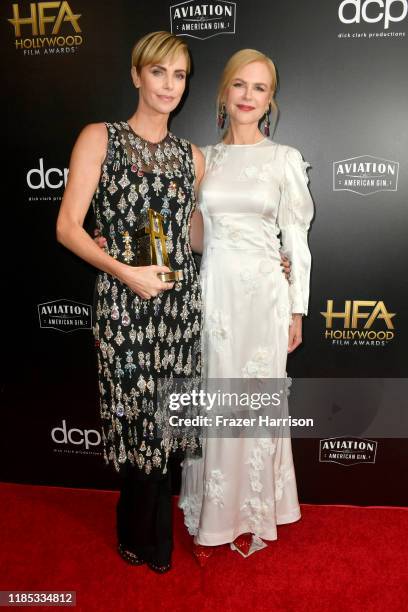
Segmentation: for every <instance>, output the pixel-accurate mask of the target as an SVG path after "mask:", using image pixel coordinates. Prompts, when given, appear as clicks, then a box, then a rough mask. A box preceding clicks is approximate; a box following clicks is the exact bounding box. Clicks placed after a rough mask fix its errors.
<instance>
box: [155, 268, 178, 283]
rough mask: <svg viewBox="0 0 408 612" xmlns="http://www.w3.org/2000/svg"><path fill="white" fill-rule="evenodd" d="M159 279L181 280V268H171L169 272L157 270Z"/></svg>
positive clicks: (167, 280)
mask: <svg viewBox="0 0 408 612" xmlns="http://www.w3.org/2000/svg"><path fill="white" fill-rule="evenodd" d="M157 276H158V277H159V278H160V280H161V281H163V282H165V283H172V282H174V281H181V280H183V270H172V271H171V272H159V274H158V275H157Z"/></svg>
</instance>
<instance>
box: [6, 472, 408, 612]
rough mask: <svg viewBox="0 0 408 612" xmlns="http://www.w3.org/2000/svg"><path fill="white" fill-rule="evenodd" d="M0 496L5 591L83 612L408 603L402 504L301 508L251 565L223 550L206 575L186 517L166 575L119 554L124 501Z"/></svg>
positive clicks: (51, 493)
mask: <svg viewBox="0 0 408 612" xmlns="http://www.w3.org/2000/svg"><path fill="white" fill-rule="evenodd" d="M0 492H1V499H2V503H1V515H0V523H1V552H0V560H1V573H0V580H1V582H0V590H63V591H67V590H75V591H76V592H77V606H76V608H73V609H76V610H81V611H84V612H92V611H94V610H95V611H96V610H97V611H101V612H104V611H105V610H106V611H108V612H111V611H112V612H116V611H117V612H121V611H125V610H126V611H129V612H133V611H139V610H140V611H141V612H142V611H143V612H150V611H153V610H156V611H157V610H169V611H171V612H173V611H174V610H176V611H179V610H180V611H181V610H185V611H191V610H193V611H194V612H201V611H204V612H209V611H210V610H211V611H213V610H218V609H220V610H221V609H222V610H225V611H231V612H232V611H234V612H236V611H237V610H239V611H240V610H247V609H248V610H249V609H252V610H256V611H258V610H268V611H275V610H276V611H278V612H281V611H285V612H298V611H299V612H300V611H307V612H320V611H323V610H324V611H326V610H330V611H333V612H337V611H339V612H340V610H341V611H344V610H347V612H349V611H357V610H358V612H361V610H367V611H369V612H377V611H380V610H381V611H383V610H384V611H386V612H398V611H400V610H401V611H402V610H404V611H405V610H406V609H407V606H408V604H407V599H408V571H407V567H408V558H407V544H406V540H407V534H408V510H407V509H404V508H359V507H347V506H346V507H345V506H310V505H302V514H303V517H302V519H301V520H300V521H299V522H297V523H294V524H292V525H283V526H280V527H279V528H278V536H279V539H278V540H277V541H276V542H272V543H270V544H269V546H268V548H266V549H264V550H262V551H260V552H258V553H255V554H254V555H253V556H251V557H249V558H248V559H243V558H242V557H241V556H240V555H238V553H233V552H232V551H230V550H229V548H227V547H226V546H224V547H221V548H220V549H219V550H218V551H217V553H216V555H215V556H214V557H213V558H212V559H210V561H209V563H208V565H207V566H206V567H205V568H204V569H200V568H199V567H198V565H196V563H195V561H194V560H193V558H192V556H191V553H190V537H189V536H188V535H187V534H186V533H185V531H184V527H183V524H182V517H181V514H180V512H179V511H178V510H176V517H175V521H176V529H175V551H174V556H173V566H174V568H173V570H172V571H170V572H169V573H168V574H165V575H163V576H157V575H156V574H154V573H153V572H152V571H151V570H149V569H148V568H146V567H144V566H142V567H130V566H128V565H126V564H125V563H124V562H123V561H122V560H121V558H120V557H119V556H118V555H117V553H116V551H115V532H114V519H115V504H116V499H117V493H115V492H107V491H102V492H101V491H84V490H77V489H60V488H49V487H34V486H25V485H13V484H0ZM31 609H33V610H35V609H36V608H31ZM37 609H38V608H37Z"/></svg>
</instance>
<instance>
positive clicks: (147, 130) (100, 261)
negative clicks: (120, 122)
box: [57, 53, 204, 299]
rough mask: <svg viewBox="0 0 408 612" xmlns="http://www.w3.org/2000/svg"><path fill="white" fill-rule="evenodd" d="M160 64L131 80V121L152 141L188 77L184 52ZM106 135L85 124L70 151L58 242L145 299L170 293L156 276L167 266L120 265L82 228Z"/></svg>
mask: <svg viewBox="0 0 408 612" xmlns="http://www.w3.org/2000/svg"><path fill="white" fill-rule="evenodd" d="M165 60H166V61H162V62H160V64H159V65H152V64H150V65H148V66H144V67H142V68H141V69H140V74H138V72H137V71H136V68H134V67H133V68H132V73H131V74H132V80H133V83H134V85H135V87H136V88H137V89H138V90H139V103H138V106H137V109H136V111H135V113H134V114H133V115H132V116H131V117H130V119H129V120H128V122H129V124H130V126H131V127H132V128H133V130H134V131H135V132H136V133H138V134H139V135H140V136H141V137H142V138H144V139H145V140H148V141H149V142H152V143H154V142H159V141H161V140H162V139H163V138H164V137H165V136H166V134H167V132H168V127H167V125H168V119H169V114H170V112H171V111H173V110H174V109H175V108H176V107H177V106H178V104H179V102H180V100H181V97H182V95H183V93H184V89H185V86H186V77H187V59H186V57H185V55H184V54H183V53H179V54H178V55H177V56H176V57H172V58H169V59H167V58H165ZM107 144H108V135H107V130H106V126H105V124H103V123H94V124H90V125H87V126H86V127H85V128H84V129H83V130H82V132H81V134H80V135H79V137H78V140H77V141H76V143H75V146H74V148H73V151H72V155H71V161H70V167H69V177H68V182H67V187H66V189H65V193H64V197H63V199H62V203H61V208H60V212H59V215H58V219H57V240H58V241H59V242H60V243H61V244H63V245H64V246H65V247H67V248H68V249H70V250H71V251H73V252H74V253H75V254H76V255H78V256H79V257H81V258H82V259H84V260H85V261H87V262H88V263H89V264H91V265H92V266H94V267H96V268H98V269H99V270H102V271H103V272H107V273H108V274H110V275H112V276H114V277H116V278H118V279H119V280H120V281H121V282H122V283H124V284H125V285H127V286H128V287H129V288H130V289H131V290H132V291H134V292H135V293H136V294H137V295H139V296H140V297H141V298H143V299H150V298H152V297H155V296H156V295H158V294H159V293H161V292H162V291H168V290H169V289H172V288H173V286H174V283H168V282H166V283H165V282H163V281H161V280H160V279H159V278H158V276H157V274H158V273H159V272H169V268H167V267H166V266H155V265H153V266H131V265H127V264H124V263H122V262H120V261H117V260H116V259H114V258H113V257H111V256H110V255H108V254H107V253H106V252H105V251H104V250H102V249H101V248H99V246H98V245H97V244H96V243H95V241H94V240H93V239H92V238H91V237H90V236H89V234H88V233H87V232H86V231H85V230H84V228H83V223H84V219H85V216H86V214H87V212H88V209H89V207H90V205H91V201H92V197H93V194H94V192H95V190H96V188H97V186H98V183H99V180H100V176H101V166H102V163H103V161H104V159H105V156H106V150H107ZM192 150H193V160H194V165H195V174H196V177H197V180H196V187H197V186H198V184H199V182H200V180H201V178H202V176H203V173H204V158H203V155H202V153H201V151H200V150H199V149H198V147H196V146H194V145H192Z"/></svg>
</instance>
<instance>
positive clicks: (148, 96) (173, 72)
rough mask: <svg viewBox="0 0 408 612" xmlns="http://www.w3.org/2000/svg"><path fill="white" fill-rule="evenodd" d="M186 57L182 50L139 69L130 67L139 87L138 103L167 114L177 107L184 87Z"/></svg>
mask: <svg viewBox="0 0 408 612" xmlns="http://www.w3.org/2000/svg"><path fill="white" fill-rule="evenodd" d="M186 78H187V58H186V55H185V54H184V53H183V52H180V53H177V55H176V56H175V57H171V58H164V59H163V60H162V61H160V62H158V63H157V64H155V63H152V64H148V65H146V66H143V68H141V69H140V72H139V73H138V72H137V70H136V68H135V66H133V68H132V79H133V83H134V85H135V87H137V88H138V89H139V105H143V106H145V108H147V109H149V110H150V111H156V112H158V113H162V114H166V115H167V114H169V113H171V111H173V110H174V109H175V108H177V106H178V104H179V102H180V100H181V97H182V95H183V93H184V90H185V88H186Z"/></svg>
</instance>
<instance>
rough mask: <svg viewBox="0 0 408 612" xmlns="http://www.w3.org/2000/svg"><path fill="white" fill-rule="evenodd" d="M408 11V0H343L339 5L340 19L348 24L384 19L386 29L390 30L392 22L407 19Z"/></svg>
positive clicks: (376, 21)
mask: <svg viewBox="0 0 408 612" xmlns="http://www.w3.org/2000/svg"><path fill="white" fill-rule="evenodd" d="M391 7H392V8H391ZM407 11H408V3H407V0H365V1H362V0H343V2H342V3H341V4H340V6H339V19H340V21H341V22H342V23H346V24H351V23H360V21H365V22H366V23H379V22H380V21H383V24H384V29H386V30H388V28H389V27H390V23H398V22H399V21H402V20H403V19H405V17H406V16H407Z"/></svg>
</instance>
